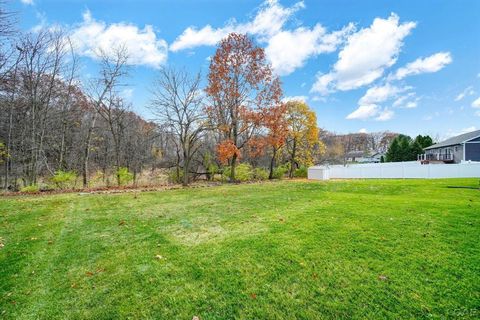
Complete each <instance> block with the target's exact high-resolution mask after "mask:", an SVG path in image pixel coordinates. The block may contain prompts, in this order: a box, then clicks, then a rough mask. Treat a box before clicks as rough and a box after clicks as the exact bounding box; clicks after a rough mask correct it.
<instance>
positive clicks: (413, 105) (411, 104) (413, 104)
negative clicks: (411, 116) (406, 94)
mask: <svg viewBox="0 0 480 320" xmlns="http://www.w3.org/2000/svg"><path fill="white" fill-rule="evenodd" d="M417 106H418V103H417V101H409V102H407V104H406V105H405V108H407V109H413V108H416V107H417Z"/></svg>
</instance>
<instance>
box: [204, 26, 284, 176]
mask: <svg viewBox="0 0 480 320" xmlns="http://www.w3.org/2000/svg"><path fill="white" fill-rule="evenodd" d="M206 93H207V95H208V96H209V97H210V99H211V102H212V103H211V105H210V106H209V107H208V108H207V110H206V111H207V113H208V116H209V119H210V122H211V124H212V125H213V126H215V127H216V128H217V129H218V130H219V132H220V133H221V137H222V142H221V143H220V146H219V148H217V153H218V156H219V158H220V160H221V159H224V160H226V162H227V163H228V164H230V166H231V174H230V180H231V181H235V165H236V162H237V160H238V158H239V155H240V150H241V149H242V148H244V147H245V146H246V145H247V144H248V143H249V141H250V139H251V138H252V136H254V134H255V133H256V132H257V131H258V130H259V128H260V127H261V124H262V118H263V114H264V112H263V110H264V109H265V108H268V107H270V106H273V105H276V104H277V102H278V100H279V99H280V96H281V89H280V82H279V80H278V78H277V77H275V76H274V75H273V73H272V69H271V66H270V65H269V63H268V62H267V60H266V58H265V52H264V50H263V49H262V48H260V47H257V46H256V45H255V44H254V43H253V41H252V40H251V39H250V38H249V37H248V36H246V35H243V34H237V33H231V34H229V35H228V36H227V37H226V38H225V39H223V40H222V41H221V42H220V44H219V46H218V48H217V51H216V52H215V55H214V56H213V58H212V60H211V63H210V71H209V75H208V86H207V88H206ZM227 145H228V146H229V147H228V148H227V147H226V146H227ZM232 150H234V151H232Z"/></svg>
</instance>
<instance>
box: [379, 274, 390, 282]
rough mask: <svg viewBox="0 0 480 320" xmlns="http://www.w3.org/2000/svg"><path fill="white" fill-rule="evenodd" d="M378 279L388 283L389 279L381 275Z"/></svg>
mask: <svg viewBox="0 0 480 320" xmlns="http://www.w3.org/2000/svg"><path fill="white" fill-rule="evenodd" d="M378 279H379V280H381V281H387V280H388V277H387V276H384V275H383V274H381V275H379V276H378Z"/></svg>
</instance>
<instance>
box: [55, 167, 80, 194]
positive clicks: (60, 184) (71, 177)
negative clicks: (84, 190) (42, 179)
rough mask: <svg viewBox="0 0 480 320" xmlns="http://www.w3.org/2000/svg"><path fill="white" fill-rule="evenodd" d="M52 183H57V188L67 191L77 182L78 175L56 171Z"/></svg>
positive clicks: (71, 172) (72, 172)
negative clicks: (66, 189)
mask: <svg viewBox="0 0 480 320" xmlns="http://www.w3.org/2000/svg"><path fill="white" fill-rule="evenodd" d="M51 180H52V182H53V183H55V185H56V186H57V188H60V189H65V188H67V187H69V186H70V187H71V186H72V184H73V183H75V181H76V180H77V174H76V173H75V172H74V171H62V170H58V171H55V174H54V175H53V177H52V179H51Z"/></svg>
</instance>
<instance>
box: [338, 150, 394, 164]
mask: <svg viewBox="0 0 480 320" xmlns="http://www.w3.org/2000/svg"><path fill="white" fill-rule="evenodd" d="M382 156H383V157H385V155H384V154H383V153H380V152H376V153H373V154H371V153H366V152H365V151H350V152H348V153H347V154H346V157H345V160H346V161H347V162H357V163H379V162H381V158H382Z"/></svg>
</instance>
